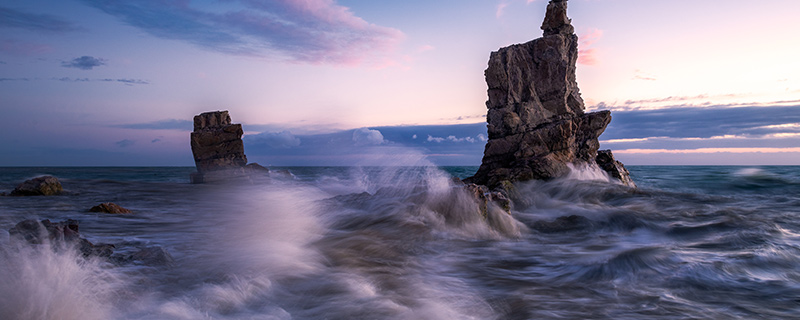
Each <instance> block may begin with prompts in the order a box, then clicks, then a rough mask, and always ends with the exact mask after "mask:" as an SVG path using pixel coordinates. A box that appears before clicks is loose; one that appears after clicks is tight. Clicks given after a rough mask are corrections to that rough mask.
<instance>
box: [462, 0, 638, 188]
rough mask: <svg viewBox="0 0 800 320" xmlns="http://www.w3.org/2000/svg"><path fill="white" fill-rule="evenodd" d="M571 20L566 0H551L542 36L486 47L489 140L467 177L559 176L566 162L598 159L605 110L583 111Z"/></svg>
mask: <svg viewBox="0 0 800 320" xmlns="http://www.w3.org/2000/svg"><path fill="white" fill-rule="evenodd" d="M570 23H571V21H570V19H569V18H567V1H566V0H551V1H550V3H549V4H548V5H547V14H546V16H545V19H544V23H543V24H542V30H544V36H543V37H542V38H539V39H535V40H532V41H530V42H527V43H523V44H516V45H512V46H509V47H505V48H501V49H500V50H498V51H496V52H492V54H491V56H490V58H489V66H488V68H487V69H486V72H485V76H486V83H487V85H488V87H489V89H488V96H489V100H488V101H487V102H486V106H487V108H488V109H489V110H488V113H487V116H486V120H487V123H488V125H487V127H488V133H489V141H488V142H487V144H486V148H485V150H484V156H483V161H482V163H481V166H480V169H478V172H477V173H476V174H475V176H473V177H471V178H469V179H467V180H466V181H467V182H472V183H477V184H482V185H486V186H488V187H490V188H496V187H498V186H500V185H501V184H502V183H503V182H504V181H511V182H514V181H525V180H533V179H540V180H547V179H552V178H557V177H560V176H563V175H565V174H567V173H568V172H569V170H570V165H591V166H595V165H596V162H595V158H596V157H597V150H598V149H599V147H600V144H599V142H598V137H599V136H600V134H602V133H603V131H604V130H605V128H606V126H607V125H608V124H609V122H611V113H610V112H609V111H600V112H593V113H584V103H583V99H581V95H580V91H579V89H578V84H577V82H576V79H575V63H576V61H577V59H578V37H577V36H576V35H575V33H574V28H573V27H572V25H571V24H570ZM620 166H621V164H620ZM621 174H622V173H621ZM624 174H625V176H626V178H627V179H628V180H630V178H629V177H627V171H625V172H624ZM622 181H625V180H624V179H623V180H622Z"/></svg>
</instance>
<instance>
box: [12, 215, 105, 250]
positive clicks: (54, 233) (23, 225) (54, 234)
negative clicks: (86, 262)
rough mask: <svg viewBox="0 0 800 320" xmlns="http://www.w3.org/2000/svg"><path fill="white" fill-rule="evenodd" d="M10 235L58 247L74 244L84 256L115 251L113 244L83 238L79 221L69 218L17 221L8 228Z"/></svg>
mask: <svg viewBox="0 0 800 320" xmlns="http://www.w3.org/2000/svg"><path fill="white" fill-rule="evenodd" d="M8 234H9V236H10V237H14V238H17V239H20V240H24V241H27V242H28V243H31V244H43V243H49V244H51V245H53V246H55V247H56V248H58V247H61V246H69V245H73V246H76V247H77V248H78V250H79V251H80V252H81V253H82V254H83V256H84V257H89V256H97V257H108V256H110V255H111V254H112V253H113V251H114V245H111V244H97V245H95V244H93V243H91V242H89V240H86V239H84V238H81V235H80V232H79V231H78V221H75V220H72V219H68V220H65V221H60V222H50V220H49V219H45V220H42V221H36V220H33V219H29V220H25V221H22V222H20V223H17V224H16V225H15V226H14V227H12V228H11V229H9V230H8Z"/></svg>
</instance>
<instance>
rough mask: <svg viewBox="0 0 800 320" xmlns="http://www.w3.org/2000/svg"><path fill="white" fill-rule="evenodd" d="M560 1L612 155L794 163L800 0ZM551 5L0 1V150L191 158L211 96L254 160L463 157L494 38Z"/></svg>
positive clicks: (798, 133) (490, 0)
mask: <svg viewBox="0 0 800 320" xmlns="http://www.w3.org/2000/svg"><path fill="white" fill-rule="evenodd" d="M569 6H570V9H569V10H570V11H569V15H570V17H571V18H572V19H573V25H575V27H576V32H577V33H578V35H579V37H580V39H581V42H580V48H579V49H580V60H579V65H578V82H579V86H580V88H581V92H582V95H583V98H584V100H585V101H586V105H587V109H588V110H589V111H593V110H606V109H607V110H612V116H613V118H614V120H613V121H612V123H611V125H610V126H609V128H608V129H607V130H606V133H605V134H604V135H603V136H602V137H601V140H602V141H601V144H602V147H603V148H612V149H614V150H615V154H616V155H617V157H618V158H619V159H620V160H622V161H624V162H626V163H628V164H746V165H757V164H800V149H798V146H800V144H799V143H798V142H800V119H798V118H800V107H798V106H800V62H798V60H797V59H796V57H798V56H800V37H797V35H796V32H797V30H800V22H799V21H798V20H797V19H796V18H795V17H796V15H797V14H798V13H800V2H797V1H793V0H770V1H761V2H755V1H739V0H736V1H725V2H724V5H723V3H721V2H719V1H689V0H671V1H636V0H571V1H570V2H569ZM545 7H546V1H544V0H459V1H456V0H445V1H435V2H432V1H417V0H409V1H364V0H350V1H346V0H340V1H334V0H273V1H259V0H206V1H190V0H163V1H102V0H63V1H44V0H30V1H25V2H20V1H8V0H0V97H2V99H0V111H2V113H3V116H2V117H0V148H1V149H2V150H3V152H2V154H0V165H2V166H19V165H91V166H96V165H125V166H127V165H193V162H192V157H191V151H190V148H189V138H188V135H189V131H190V130H191V123H190V120H191V118H192V117H193V116H194V115H195V114H199V113H201V112H204V111H211V110H229V111H230V113H231V116H232V118H233V120H234V122H238V123H243V125H244V128H245V131H246V136H245V148H246V152H247V154H248V158H249V159H250V160H251V161H258V162H260V163H262V164H266V165H351V164H382V163H387V162H393V161H395V162H396V161H401V162H402V161H411V162H414V161H420V160H419V159H423V161H429V162H432V163H436V164H452V165H468V164H473V165H477V164H479V163H480V158H481V156H482V151H483V145H484V142H485V141H483V140H482V139H485V127H484V126H483V121H484V116H485V113H486V109H485V104H484V103H485V101H486V86H485V83H484V79H483V71H484V69H485V68H486V62H487V59H488V56H489V53H490V52H491V51H493V50H496V49H497V48H500V47H503V46H507V45H510V44H513V43H520V42H525V41H528V40H531V39H534V38H537V37H539V36H540V35H541V30H539V28H538V27H539V25H540V24H541V20H542V18H543V16H544V10H545ZM404 159H406V160H404ZM409 159H410V160H409ZM414 163H416V162H414ZM397 164H402V163H397Z"/></svg>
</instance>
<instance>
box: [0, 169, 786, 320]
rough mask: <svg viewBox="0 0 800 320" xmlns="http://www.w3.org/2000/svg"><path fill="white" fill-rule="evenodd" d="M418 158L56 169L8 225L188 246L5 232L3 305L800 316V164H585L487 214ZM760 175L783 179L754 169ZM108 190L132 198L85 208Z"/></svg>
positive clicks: (38, 310) (213, 314) (17, 202)
mask: <svg viewBox="0 0 800 320" xmlns="http://www.w3.org/2000/svg"><path fill="white" fill-rule="evenodd" d="M414 161H417V160H413V161H411V163H402V164H405V165H404V166H396V167H353V168H290V171H291V172H292V174H294V177H291V176H289V175H286V176H285V179H283V178H282V179H278V178H275V179H273V180H272V182H270V183H268V184H259V185H219V186H214V185H191V184H188V183H176V182H175V181H179V180H180V179H178V178H176V177H184V178H185V177H186V175H185V172H184V171H187V170H184V169H180V168H154V169H150V170H152V174H153V175H155V174H157V175H159V176H160V177H161V178H159V179H141V178H134V177H135V176H136V175H130V174H129V172H130V171H127V172H126V173H125V174H124V175H115V174H116V173H115V172H114V170H115V169H113V168H94V169H91V168H82V169H81V168H74V169H70V168H61V169H59V168H52V170H51V169H47V170H48V171H49V172H48V173H51V174H54V175H56V176H59V177H60V178H62V183H64V184H65V187H67V186H69V187H68V189H69V190H71V192H72V193H71V194H69V195H66V196H58V197H45V198H41V197H40V198H24V197H14V198H11V197H8V198H0V201H2V202H0V206H2V208H0V209H2V210H1V211H0V223H2V224H1V225H0V229H4V230H8V229H9V228H10V227H11V226H13V225H14V224H16V223H17V222H19V221H22V220H24V219H27V218H36V219H45V218H47V219H52V220H57V221H58V220H64V219H68V218H71V219H77V220H79V221H80V224H81V233H82V234H83V235H84V236H85V237H87V238H88V239H89V240H91V241H92V242H94V243H113V244H114V245H115V246H116V247H117V252H121V253H126V252H131V251H133V250H135V248H137V247H141V246H162V247H164V248H165V249H166V250H167V251H169V252H170V254H171V255H172V256H173V257H174V260H175V261H174V263H172V264H169V265H147V264H142V263H112V262H109V261H107V260H103V259H97V258H92V259H86V258H83V257H82V256H81V255H80V254H78V253H77V250H74V249H58V250H54V248H53V247H55V246H51V245H49V244H42V245H30V244H27V243H21V242H20V241H18V240H16V238H14V237H9V236H8V233H7V232H4V233H3V236H2V237H1V238H2V242H1V243H0V246H1V247H0V268H2V270H3V271H4V272H2V273H0V318H2V319H73V318H74V319H530V318H542V319H564V318H569V319H574V318H607V319H641V318H655V319H684V318H708V319H717V318H726V319H737V318H738V319H752V318H770V319H781V318H785V319H791V318H793V317H794V316H796V314H797V313H798V312H800V286H798V285H797V283H800V272H798V271H797V268H796V266H797V265H798V264H800V250H798V249H797V248H800V222H797V221H798V219H797V218H796V217H797V215H798V214H799V213H800V196H798V194H800V185H798V184H797V183H795V181H800V169H798V167H761V168H758V169H759V170H762V171H761V172H758V171H752V172H751V171H747V170H745V171H744V172H742V171H740V170H742V169H746V168H738V167H669V168H665V167H631V168H629V169H630V170H631V172H632V174H633V176H634V179H636V180H637V183H639V185H640V187H641V188H640V189H638V190H636V191H632V190H630V189H627V188H625V187H623V186H621V185H618V184H609V183H607V181H608V178H607V176H605V175H604V174H600V173H598V172H595V171H594V170H593V169H592V168H574V169H573V171H572V174H571V175H570V176H569V177H567V178H565V179H557V180H553V181H546V182H542V181H534V182H527V183H521V184H517V185H516V186H515V190H514V193H515V195H516V197H517V199H516V201H515V205H514V209H513V211H512V212H511V214H508V213H506V212H504V211H503V210H501V209H499V208H497V207H493V206H490V207H489V210H487V213H486V216H485V217H484V216H483V215H482V214H481V213H480V209H479V208H478V205H477V203H476V202H474V201H473V199H472V198H471V197H470V196H469V195H468V194H467V193H466V192H465V191H464V190H463V189H462V188H460V187H459V186H458V184H457V183H454V182H453V180H452V178H451V177H450V175H449V174H447V173H445V172H444V171H442V170H440V169H438V168H436V167H432V166H429V165H425V163H424V162H422V163H420V162H414ZM9 170H10V169H9ZM13 170H19V172H18V174H19V175H25V176H28V175H32V173H31V172H24V170H22V169H13ZM59 170H60V171H59ZM472 170H474V168H473V169H472ZM454 171H458V172H461V171H463V170H462V169H458V170H454ZM138 172H139V173H141V174H143V175H144V174H145V173H143V172H142V171H138ZM753 175H756V176H764V175H766V176H771V177H773V178H775V179H771V180H769V181H763V180H755V182H753V180H752V179H751V178H750V177H751V176H753ZM4 176H6V177H8V176H12V175H4ZM100 176H101V177H104V178H103V179H102V180H98V179H97V177H100ZM148 176H150V175H148ZM0 182H2V181H0ZM748 183H749V184H754V183H756V185H755V187H754V186H753V185H748ZM6 185H12V184H11V183H10V181H9V183H7V184H6ZM776 192H778V193H776ZM100 201H114V202H116V203H118V204H121V205H123V206H125V207H126V208H129V209H132V210H133V211H134V214H133V215H126V216H114V215H103V214H96V213H88V212H86V210H87V209H88V208H89V207H91V206H92V205H94V204H96V203H97V202H100Z"/></svg>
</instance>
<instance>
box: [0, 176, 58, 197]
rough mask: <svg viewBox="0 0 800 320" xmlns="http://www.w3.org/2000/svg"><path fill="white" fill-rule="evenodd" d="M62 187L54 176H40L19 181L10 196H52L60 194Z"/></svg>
mask: <svg viewBox="0 0 800 320" xmlns="http://www.w3.org/2000/svg"><path fill="white" fill-rule="evenodd" d="M63 191H64V188H63V187H62V186H61V182H60V181H58V178H56V177H54V176H41V177H36V178H33V179H30V180H26V181H25V182H23V183H20V184H19V185H18V186H17V187H16V188H15V189H14V191H11V193H10V194H9V195H10V196H52V195H58V194H61V193H62V192H63Z"/></svg>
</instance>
